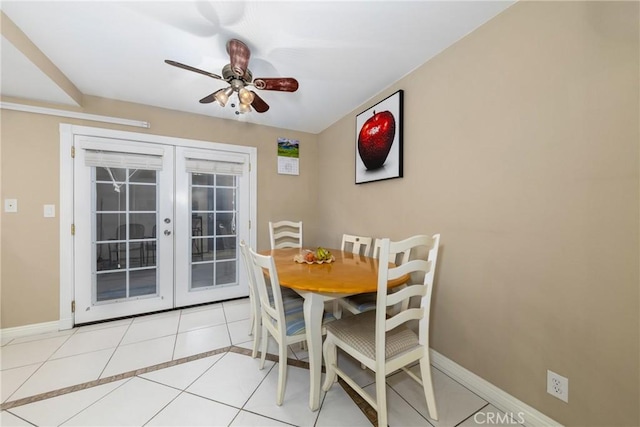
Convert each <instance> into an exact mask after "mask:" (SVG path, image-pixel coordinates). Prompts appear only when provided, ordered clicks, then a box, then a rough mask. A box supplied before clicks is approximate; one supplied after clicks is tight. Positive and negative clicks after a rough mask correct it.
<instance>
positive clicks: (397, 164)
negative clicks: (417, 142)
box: [355, 90, 404, 184]
mask: <svg viewBox="0 0 640 427" xmlns="http://www.w3.org/2000/svg"><path fill="white" fill-rule="evenodd" d="M403 98H404V91H403V90H398V91H397V92H395V93H393V94H391V95H389V96H388V97H386V98H385V99H383V100H382V101H380V102H378V103H376V104H375V105H374V106H373V107H371V108H368V109H366V110H365V111H363V112H361V113H360V114H358V115H357V116H356V143H355V152H356V159H355V175H356V178H355V179H356V184H365V183H367V182H374V181H382V180H386V179H393V178H402V159H403V147H402V146H403V144H402V115H403Z"/></svg>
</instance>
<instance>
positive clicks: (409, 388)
mask: <svg viewBox="0 0 640 427" xmlns="http://www.w3.org/2000/svg"><path fill="white" fill-rule="evenodd" d="M411 371H412V372H413V373H414V374H416V375H418V376H420V369H419V367H418V366H414V367H412V368H411ZM431 376H432V377H433V388H434V393H435V397H436V406H437V408H438V421H434V420H431V419H430V418H429V411H428V410H427V403H426V400H425V398H424V391H423V389H422V386H420V385H419V384H418V383H416V382H415V381H414V380H412V379H411V378H410V377H409V376H408V375H407V374H405V373H404V372H400V373H397V374H394V375H392V376H390V377H388V378H387V384H389V385H390V386H391V387H392V388H393V389H394V390H395V391H397V392H398V393H399V394H400V395H402V396H403V397H404V398H405V399H407V401H408V402H409V404H410V405H411V406H412V407H413V408H415V409H416V410H417V411H418V412H419V413H420V414H421V415H422V416H423V417H425V418H427V419H429V422H430V423H431V424H433V425H435V426H451V425H457V424H458V423H460V422H461V421H463V420H465V419H466V418H467V417H469V416H470V415H472V414H474V413H475V412H476V411H478V410H479V409H480V408H482V407H483V406H485V405H486V404H487V402H486V401H484V400H483V399H481V398H480V397H479V396H478V395H476V394H475V393H472V392H471V391H469V390H468V389H466V388H465V387H463V386H462V385H460V384H459V383H457V382H456V381H454V380H452V379H451V378H449V377H448V376H447V375H445V374H443V373H442V372H440V371H439V370H437V369H434V368H433V367H432V368H431Z"/></svg>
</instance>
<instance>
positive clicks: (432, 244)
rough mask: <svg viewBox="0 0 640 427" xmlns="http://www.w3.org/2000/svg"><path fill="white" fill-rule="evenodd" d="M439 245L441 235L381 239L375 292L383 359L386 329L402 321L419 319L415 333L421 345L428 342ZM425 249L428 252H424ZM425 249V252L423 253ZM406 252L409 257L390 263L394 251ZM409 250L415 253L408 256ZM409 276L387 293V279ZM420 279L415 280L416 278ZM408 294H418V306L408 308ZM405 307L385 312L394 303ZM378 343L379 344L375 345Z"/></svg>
mask: <svg viewBox="0 0 640 427" xmlns="http://www.w3.org/2000/svg"><path fill="white" fill-rule="evenodd" d="M439 246H440V235H439V234H434V235H433V236H426V235H418V236H413V237H409V238H408V239H405V240H401V241H398V242H392V241H390V240H389V239H382V241H381V247H380V259H379V268H378V292H377V295H376V298H377V301H376V358H380V359H378V360H384V356H385V353H384V351H385V333H386V332H387V331H390V330H392V329H394V328H396V327H398V326H400V325H401V324H404V323H406V322H409V321H412V320H418V337H419V342H420V344H421V345H426V346H428V344H429V314H430V308H431V293H432V290H433V278H434V273H435V269H436V261H437V258H438V248H439ZM426 251H428V252H426ZM425 252H426V254H425ZM399 253H403V254H406V257H407V258H408V260H407V261H406V262H403V263H401V264H399V265H397V266H396V267H389V263H390V262H392V263H393V262H394V261H395V256H396V254H399ZM411 253H414V257H413V259H411ZM407 274H408V275H410V276H411V278H410V279H409V281H408V282H407V284H406V287H405V288H404V289H401V290H398V291H397V292H392V293H387V283H388V281H389V280H391V279H397V278H399V277H402V276H404V275H407ZM418 278H419V279H420V280H416V279H418ZM411 297H420V306H419V307H417V308H408V307H409V304H408V300H409V299H410V298H411ZM399 303H400V304H402V305H404V306H405V307H407V308H406V309H404V310H400V311H399V312H396V313H395V314H394V315H391V316H388V311H390V312H393V310H388V309H390V308H392V307H393V306H394V305H396V304H399ZM378 343H379V344H380V345H378Z"/></svg>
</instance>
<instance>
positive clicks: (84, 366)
mask: <svg viewBox="0 0 640 427" xmlns="http://www.w3.org/2000/svg"><path fill="white" fill-rule="evenodd" d="M112 353H113V350H111V349H109V350H100V351H95V352H92V353H84V354H79V355H77V356H69V357H65V358H62V359H56V360H50V361H48V362H46V363H44V364H43V365H42V367H40V369H38V370H37V371H36V372H35V373H34V374H33V375H32V376H31V378H29V379H28V380H27V381H26V382H25V383H24V385H22V387H20V388H19V389H18V390H17V391H16V392H15V393H14V394H13V395H12V396H11V400H15V399H21V398H23V397H28V396H34V395H36V394H40V393H44V392H47V391H52V390H58V389H60V388H64V387H69V386H72V385H76V384H82V383H85V382H89V381H93V380H96V379H98V377H99V376H100V372H102V369H103V368H104V366H105V365H106V364H107V361H108V360H109V358H110V357H111V354H112Z"/></svg>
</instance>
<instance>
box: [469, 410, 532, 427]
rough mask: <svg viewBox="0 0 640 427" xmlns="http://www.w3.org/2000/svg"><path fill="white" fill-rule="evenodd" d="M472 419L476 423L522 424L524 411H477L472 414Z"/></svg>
mask: <svg viewBox="0 0 640 427" xmlns="http://www.w3.org/2000/svg"><path fill="white" fill-rule="evenodd" d="M473 420H474V421H475V422H476V423H478V424H488V425H490V424H502V425H504V424H514V425H517V424H524V412H518V413H517V414H514V413H513V412H508V413H505V414H503V413H501V412H498V413H494V412H487V413H485V412H478V413H477V414H475V415H474V416H473Z"/></svg>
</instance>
